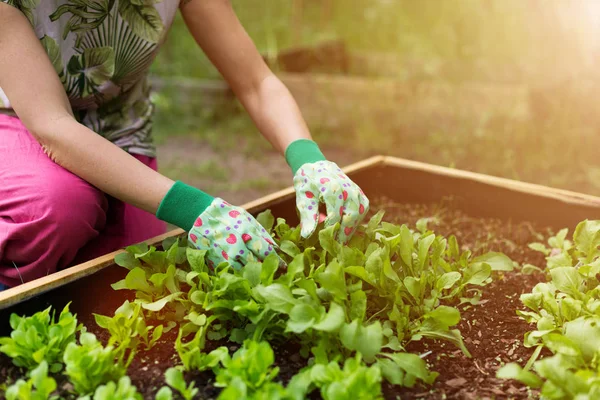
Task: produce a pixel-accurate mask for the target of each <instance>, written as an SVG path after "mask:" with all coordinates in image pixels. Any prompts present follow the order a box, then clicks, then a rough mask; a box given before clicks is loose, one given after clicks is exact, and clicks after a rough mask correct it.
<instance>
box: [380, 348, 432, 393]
mask: <svg viewBox="0 0 600 400" xmlns="http://www.w3.org/2000/svg"><path fill="white" fill-rule="evenodd" d="M383 356H385V357H387V358H388V359H389V360H391V361H393V363H394V364H395V365H396V366H397V367H398V368H399V369H400V370H401V371H403V374H402V375H404V376H405V375H413V376H414V377H415V378H418V379H420V380H422V381H423V382H425V383H427V384H432V383H433V382H434V381H435V379H436V378H437V376H438V374H437V373H436V372H429V369H428V368H427V363H426V362H425V360H423V359H422V358H421V357H419V356H418V355H416V354H411V353H392V354H390V353H384V354H383ZM387 365H388V366H389V364H387ZM394 375H395V376H396V377H397V376H398V375H400V374H399V373H398V372H397V371H396V373H395V374H394ZM409 382H410V380H409ZM392 383H393V382H392ZM403 383H404V384H405V383H406V379H405V380H404V381H403ZM411 386H412V385H410V386H409V387H411Z"/></svg>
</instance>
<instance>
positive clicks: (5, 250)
mask: <svg viewBox="0 0 600 400" xmlns="http://www.w3.org/2000/svg"><path fill="white" fill-rule="evenodd" d="M40 172H41V173H40ZM45 172H46V173H43V171H38V174H36V176H35V177H30V179H26V182H20V183H19V184H18V185H12V195H13V196H11V197H10V198H11V199H12V201H8V200H7V201H2V200H0V217H2V218H0V225H1V224H3V225H4V226H3V227H0V228H2V229H0V231H2V230H4V231H5V232H6V233H7V235H6V237H5V238H4V239H3V238H0V265H2V266H6V265H7V264H9V265H11V264H14V265H16V266H18V267H19V268H20V269H21V270H22V271H25V274H26V275H27V276H25V277H24V280H25V281H28V280H31V279H35V278H37V277H39V276H43V275H46V274H47V273H51V272H54V271H55V270H56V269H57V268H63V267H65V266H67V265H68V264H69V263H70V262H71V261H72V260H73V259H74V258H75V256H76V254H77V251H78V250H79V249H80V248H81V247H83V246H84V245H85V244H86V243H87V242H89V241H90V240H92V239H93V238H95V237H96V236H97V235H98V233H99V231H100V230H102V229H103V228H104V225H105V223H106V207H107V200H106V197H105V196H104V194H102V193H101V192H100V191H99V190H97V189H96V188H94V187H93V186H91V185H90V184H88V183H87V182H85V181H83V180H82V179H80V178H78V177H77V176H75V175H73V174H71V173H69V172H68V171H66V170H62V171H60V170H55V169H53V170H52V171H50V173H48V172H49V171H45ZM2 242H4V243H2ZM42 270H43V271H42ZM0 274H1V272H0ZM19 278H21V277H19Z"/></svg>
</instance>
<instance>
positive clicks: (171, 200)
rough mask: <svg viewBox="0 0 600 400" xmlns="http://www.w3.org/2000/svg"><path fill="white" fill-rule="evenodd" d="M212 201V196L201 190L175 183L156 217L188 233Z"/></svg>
mask: <svg viewBox="0 0 600 400" xmlns="http://www.w3.org/2000/svg"><path fill="white" fill-rule="evenodd" d="M213 200H214V197H213V196H211V195H209V194H207V193H205V192H203V191H202V190H200V189H198V188H195V187H193V186H189V185H186V184H185V183H183V182H181V181H177V182H175V184H173V186H171V189H169V191H168V192H167V194H166V195H165V197H164V198H163V200H162V201H161V203H160V205H159V206H158V210H157V212H156V216H157V217H158V218H159V219H161V220H163V221H166V222H168V223H170V224H173V225H176V226H178V227H180V228H182V229H184V230H185V231H189V230H190V229H192V226H193V225H194V221H196V219H197V218H198V216H199V215H200V214H202V212H204V210H206V209H207V208H208V206H209V205H210V204H211V203H212V201H213Z"/></svg>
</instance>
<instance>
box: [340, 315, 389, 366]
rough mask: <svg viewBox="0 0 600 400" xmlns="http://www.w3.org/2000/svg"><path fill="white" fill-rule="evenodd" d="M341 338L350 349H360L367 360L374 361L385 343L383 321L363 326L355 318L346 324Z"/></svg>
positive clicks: (341, 331) (341, 332) (343, 326)
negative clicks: (382, 328)
mask: <svg viewBox="0 0 600 400" xmlns="http://www.w3.org/2000/svg"><path fill="white" fill-rule="evenodd" d="M340 340H341V341H342V344H343V345H344V346H345V347H346V348H347V349H348V350H355V351H358V352H360V353H361V354H362V356H363V358H364V359H365V361H366V362H372V361H373V360H374V359H375V356H376V355H377V354H379V352H380V351H381V346H382V344H383V333H382V330H381V323H380V322H379V321H376V322H374V323H373V324H371V325H369V326H363V325H362V324H361V323H360V322H359V321H358V320H354V321H352V322H351V323H349V324H344V325H342V328H341V330H340Z"/></svg>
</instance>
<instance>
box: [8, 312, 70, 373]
mask: <svg viewBox="0 0 600 400" xmlns="http://www.w3.org/2000/svg"><path fill="white" fill-rule="evenodd" d="M10 327H11V328H12V329H13V331H12V332H11V334H10V337H3V338H0V352H2V353H4V354H6V355H7V356H9V357H11V358H12V360H13V363H14V364H15V365H16V366H19V367H25V368H27V369H30V370H31V369H33V368H36V367H37V366H38V365H40V363H41V362H42V361H46V362H47V363H48V366H49V368H50V371H51V372H58V371H60V370H61V369H62V357H63V353H64V351H65V348H66V347H67V345H68V344H69V343H72V342H74V341H75V333H76V332H77V331H78V330H80V329H81V326H77V317H76V316H75V315H73V314H71V312H70V311H69V304H67V305H66V306H65V308H64V309H63V310H62V312H61V313H60V315H59V317H58V321H55V319H54V311H52V313H51V307H48V308H47V309H45V310H44V311H40V312H37V313H35V314H34V315H32V316H30V317H20V316H18V315H17V314H11V316H10Z"/></svg>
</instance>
